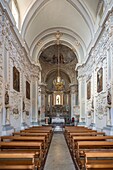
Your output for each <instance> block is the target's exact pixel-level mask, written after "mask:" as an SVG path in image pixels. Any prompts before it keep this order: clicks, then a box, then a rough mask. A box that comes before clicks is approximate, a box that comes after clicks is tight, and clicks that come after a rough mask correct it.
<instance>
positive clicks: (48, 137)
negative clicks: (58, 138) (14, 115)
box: [12, 132, 51, 143]
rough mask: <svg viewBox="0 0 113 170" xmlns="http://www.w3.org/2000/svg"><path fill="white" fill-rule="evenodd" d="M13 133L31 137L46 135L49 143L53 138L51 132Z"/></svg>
mask: <svg viewBox="0 0 113 170" xmlns="http://www.w3.org/2000/svg"><path fill="white" fill-rule="evenodd" d="M12 135H13V136H17V135H18V136H29V137H30V136H37V137H38V136H45V138H46V141H47V142H48V143H49V142H50V140H51V139H50V135H49V133H40V132H39V133H29V132H28V133H27V132H13V133H12Z"/></svg>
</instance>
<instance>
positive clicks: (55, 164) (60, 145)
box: [44, 133, 75, 170]
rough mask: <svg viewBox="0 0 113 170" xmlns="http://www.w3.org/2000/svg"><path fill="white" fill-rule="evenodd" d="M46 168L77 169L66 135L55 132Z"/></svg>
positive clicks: (51, 169)
mask: <svg viewBox="0 0 113 170" xmlns="http://www.w3.org/2000/svg"><path fill="white" fill-rule="evenodd" d="M44 170H75V166H74V164H73V161H72V158H71V155H70V152H69V149H68V147H67V144H66V141H65V138H64V135H63V134H62V133H60V134H59V133H54V135H53V138H52V142H51V145H50V148H49V152H48V156H47V159H46V162H45V167H44Z"/></svg>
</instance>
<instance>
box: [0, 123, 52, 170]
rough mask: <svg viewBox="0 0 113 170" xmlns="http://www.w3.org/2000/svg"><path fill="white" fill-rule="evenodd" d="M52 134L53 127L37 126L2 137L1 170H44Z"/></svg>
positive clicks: (0, 148)
mask: <svg viewBox="0 0 113 170" xmlns="http://www.w3.org/2000/svg"><path fill="white" fill-rule="evenodd" d="M52 134H53V133H52V127H51V126H47V127H46V126H37V127H36V126H35V127H31V128H29V129H25V130H21V131H19V132H14V133H13V134H12V135H11V136H1V137H0V139H1V141H0V169H3V170H4V169H7V170H11V169H12V170H13V169H15V170H19V169H21V170H24V169H26V170H28V169H30V170H34V169H37V170H41V169H43V166H44V161H45V159H46V156H47V152H48V149H49V146H50V142H51V139H52Z"/></svg>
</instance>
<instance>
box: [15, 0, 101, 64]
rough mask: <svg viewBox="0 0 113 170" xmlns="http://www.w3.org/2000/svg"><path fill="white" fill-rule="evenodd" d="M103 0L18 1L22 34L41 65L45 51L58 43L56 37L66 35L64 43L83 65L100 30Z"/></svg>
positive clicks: (34, 58) (31, 54) (32, 54)
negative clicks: (41, 55) (97, 23)
mask: <svg viewBox="0 0 113 170" xmlns="http://www.w3.org/2000/svg"><path fill="white" fill-rule="evenodd" d="M98 3H99V0H17V4H18V8H19V10H20V20H21V34H22V37H23V39H24V41H25V42H26V44H27V46H28V48H29V49H30V57H31V58H32V59H33V60H35V61H37V60H38V56H39V54H40V52H41V51H42V49H44V48H45V47H46V46H49V45H51V44H54V43H55V40H56V37H55V33H56V32H57V31H60V32H62V33H63V35H62V36H61V42H62V43H63V44H65V45H67V46H68V47H70V48H72V49H73V50H74V51H75V53H76V54H77V55H78V60H79V62H81V61H82V60H83V59H84V57H85V55H86V51H87V49H88V46H89V44H90V42H91V40H92V38H93V36H94V33H95V31H96V29H97V26H95V25H96V21H97V16H96V13H97V7H98Z"/></svg>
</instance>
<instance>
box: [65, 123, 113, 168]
mask: <svg viewBox="0 0 113 170" xmlns="http://www.w3.org/2000/svg"><path fill="white" fill-rule="evenodd" d="M64 135H65V138H66V141H67V144H68V147H69V149H70V152H71V155H72V158H73V160H74V162H75V165H76V167H77V169H78V170H108V169H109V170H113V136H107V135H105V133H104V132H97V131H96V130H91V129H88V128H86V127H82V126H79V127H77V126H66V127H65V131H64Z"/></svg>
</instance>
